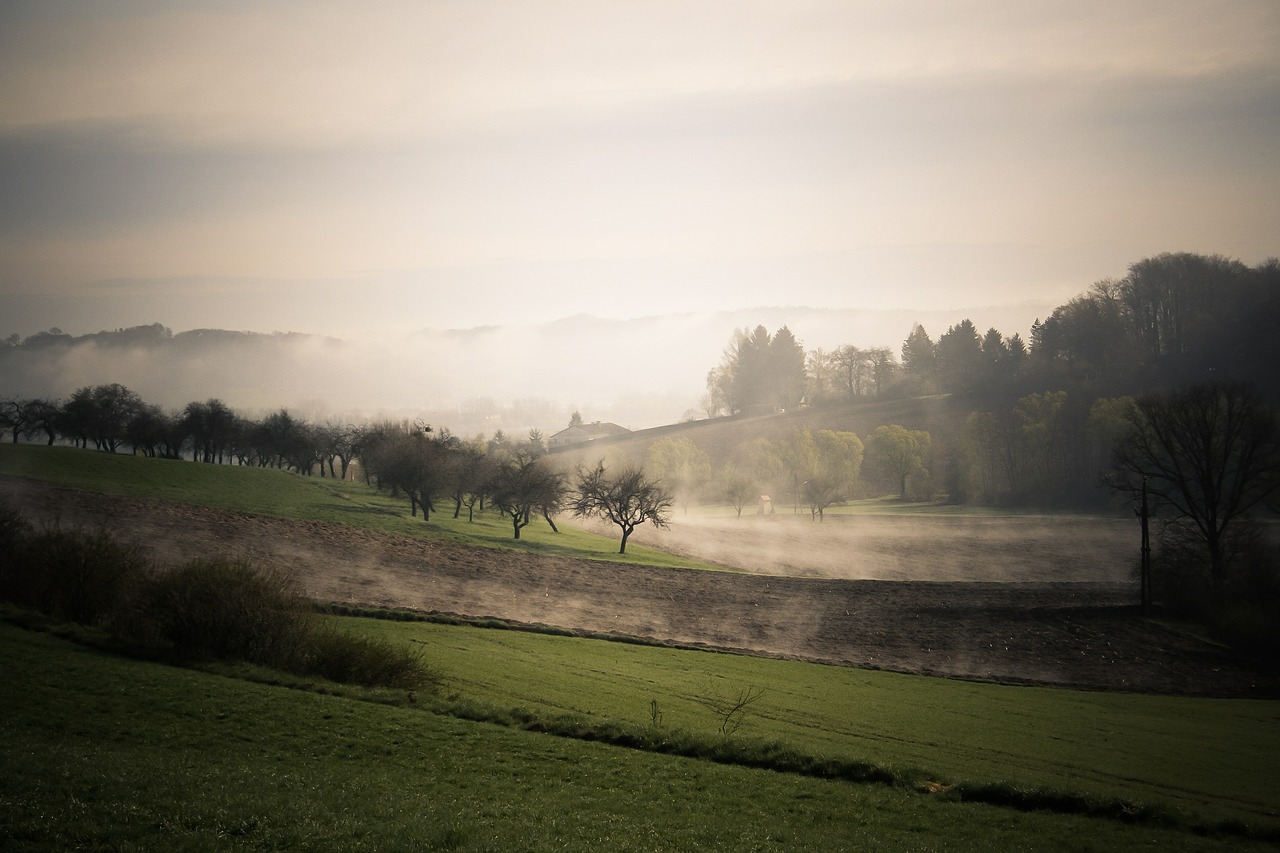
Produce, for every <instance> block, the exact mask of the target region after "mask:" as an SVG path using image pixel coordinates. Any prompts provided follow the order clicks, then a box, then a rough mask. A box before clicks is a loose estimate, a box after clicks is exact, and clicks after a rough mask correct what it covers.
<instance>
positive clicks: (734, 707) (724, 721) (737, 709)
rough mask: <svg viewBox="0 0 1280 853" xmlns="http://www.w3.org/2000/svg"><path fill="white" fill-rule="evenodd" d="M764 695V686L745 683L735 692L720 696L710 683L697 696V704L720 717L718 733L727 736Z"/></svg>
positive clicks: (737, 726) (740, 724) (739, 725)
mask: <svg viewBox="0 0 1280 853" xmlns="http://www.w3.org/2000/svg"><path fill="white" fill-rule="evenodd" d="M761 696H764V688H762V687H756V686H755V685H747V686H746V687H742V688H740V689H739V690H738V691H737V692H736V693H733V694H730V695H728V696H721V695H720V694H719V693H717V692H715V690H714V689H713V687H712V686H711V685H708V687H707V693H706V695H704V696H700V697H698V704H699V705H701V706H702V707H704V708H706V709H707V710H709V711H711V713H713V714H715V715H716V716H717V717H718V718H719V719H720V734H722V735H724V736H725V737H729V736H730V735H732V734H733V733H734V732H736V731H737V730H738V729H739V728H741V726H742V723H743V721H744V720H745V719H746V717H747V711H748V709H749V708H750V707H751V706H752V705H754V704H755V703H756V702H758V701H759V700H760V697H761Z"/></svg>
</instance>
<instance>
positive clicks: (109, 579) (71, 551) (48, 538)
mask: <svg viewBox="0 0 1280 853" xmlns="http://www.w3.org/2000/svg"><path fill="white" fill-rule="evenodd" d="M15 516H16V514H14V513H5V514H4V515H3V516H0V528H2V529H0V537H3V539H2V543H3V544H2V547H3V554H4V559H3V562H2V563H0V565H2V568H0V597H3V598H5V599H6V600H8V601H12V602H14V603H15V604H20V605H23V606H24V607H30V608H33V609H35V610H39V611H41V612H42V613H45V614H48V615H49V616H53V617H55V618H58V619H65V620H68V621H71V622H78V623H80V624H82V625H97V624H101V623H104V622H107V621H109V620H110V618H111V617H112V616H113V615H114V614H115V613H117V612H118V610H119V608H120V606H121V603H122V602H123V601H125V600H127V599H128V598H129V597H130V596H131V595H132V594H133V591H134V590H136V589H137V588H138V587H139V586H141V585H143V584H145V583H146V581H147V579H148V578H149V577H150V575H151V572H152V564H151V561H150V559H149V558H148V557H147V554H146V551H145V549H143V548H142V547H141V546H138V545H126V544H122V543H120V542H117V541H116V540H115V539H114V538H112V536H111V535H110V534H109V533H107V532H106V531H105V530H98V531H96V532H92V533H90V532H86V531H82V530H62V529H60V528H58V527H56V526H54V527H50V528H46V529H44V530H41V531H39V532H34V531H32V530H31V528H30V526H29V525H26V523H25V522H24V521H22V520H21V518H20V517H16V518H15Z"/></svg>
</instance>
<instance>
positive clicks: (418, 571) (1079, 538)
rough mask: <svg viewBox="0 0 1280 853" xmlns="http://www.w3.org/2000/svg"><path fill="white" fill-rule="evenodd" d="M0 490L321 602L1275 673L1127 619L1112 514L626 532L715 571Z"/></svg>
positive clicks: (44, 515)
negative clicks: (223, 562) (282, 576)
mask: <svg viewBox="0 0 1280 853" xmlns="http://www.w3.org/2000/svg"><path fill="white" fill-rule="evenodd" d="M0 497H7V498H8V499H9V500H10V501H11V502H12V503H13V505H14V506H17V507H18V508H19V509H20V510H21V511H23V513H24V514H25V515H27V516H28V517H29V518H31V519H32V520H33V521H35V522H37V523H40V522H50V521H52V520H54V519H58V520H59V521H60V523H62V524H64V525H80V526H87V527H94V528H96V527H97V526H99V525H106V526H107V528H108V529H110V530H111V531H113V532H114V533H115V534H116V535H117V536H118V537H119V538H121V539H123V540H125V541H132V542H138V543H142V544H145V545H147V546H148V547H149V548H150V549H151V550H152V552H153V554H154V555H155V557H156V558H157V559H158V560H160V561H162V562H168V563H173V562H178V561H182V560H186V559H190V558H192V557H198V556H208V555H226V556H235V557H244V558H249V559H253V560H256V561H259V562H261V563H264V564H269V565H273V566H277V567H280V568H283V569H287V570H289V571H291V572H293V573H294V574H295V575H296V576H297V577H298V579H299V580H300V581H301V583H302V585H303V587H304V588H305V591H306V593H307V594H308V595H310V596H311V597H313V598H315V599H318V600H322V601H334V602H345V603H351V604H365V605H374V606H385V607H396V608H408V609H414V610H420V611H428V612H442V613H453V614H460V615H466V616H474V617H494V618H500V619H506V620H511V621H514V622H520V623H526V624H538V625H554V626H558V627H563V628H570V629H578V630H583V631H596V632H608V633H616V634H620V635H627V636H635V637H645V638H651V639H654V640H660V641H671V642H675V643H680V644H687V645H692V646H706V647H714V648H722V649H733V650H740V651H748V652H752V653H756V654H762V655H769V656H777V657H787V658H796V659H802V660H812V661H821V662H827V663H834V664H843V665H852V666H859V667H868V668H878V669H887V670H894V671H901V672H915V673H925V674H933V675H940V676H949V677H956V678H971V679H979V680H986V681H1000V682H1008V683H1036V684H1047V685H1059V686H1069V687H1079V688H1088V689H1103V690H1127V691H1136V692H1160V693H1175V694H1187V695H1205V696H1253V697H1280V672H1277V670H1276V669H1275V667H1274V665H1273V664H1269V663H1268V662H1264V661H1260V660H1250V659H1247V658H1244V657H1242V656H1239V655H1236V654H1233V653H1231V652H1230V651H1229V650H1227V649H1225V648H1223V647H1221V646H1218V645H1215V644H1213V643H1210V642H1207V641H1205V640H1204V639H1201V638H1199V637H1197V636H1195V635H1194V634H1193V633H1192V632H1190V631H1186V630H1181V629H1178V628H1176V627H1171V626H1169V625H1167V624H1165V623H1161V622H1157V621H1151V620H1144V619H1142V618H1141V617H1140V615H1139V613H1138V612H1137V607H1136V599H1137V590H1136V588H1135V585H1134V583H1133V582H1132V581H1131V580H1129V579H1128V574H1129V571H1130V569H1129V563H1130V562H1131V560H1130V559H1129V558H1127V557H1126V556H1125V553H1126V549H1128V548H1131V539H1132V533H1133V531H1132V529H1131V525H1126V524H1125V523H1124V522H1123V521H1117V522H1116V523H1115V524H1114V526H1113V525H1112V524H1111V523H1110V522H1106V521H1092V520H1081V519H1069V518H1057V517H1054V516H1046V517H1042V518H1031V519H1026V518H1011V519H986V518H982V519H946V518H934V517H926V518H891V517H877V518H869V517H858V516H851V517H847V518H840V519H839V520H838V521H835V520H833V519H832V518H831V517H829V518H828V521H827V522H826V523H825V524H822V525H813V524H811V523H810V522H808V520H807V519H805V520H804V522H803V523H801V522H799V521H797V520H796V519H786V520H782V519H779V520H777V521H776V523H775V522H768V521H760V522H759V523H754V522H746V523H744V524H741V525H731V524H730V523H728V521H729V520H723V521H721V522H710V523H694V522H684V521H682V520H681V519H680V518H677V519H675V522H674V524H673V528H672V530H670V531H650V530H646V531H644V532H643V533H641V532H638V533H637V537H639V538H638V539H635V540H633V541H645V542H646V543H647V544H650V545H654V546H658V547H664V548H669V549H671V550H673V551H677V552H679V553H685V554H689V555H698V556H700V557H702V558H704V559H709V560H714V561H716V562H718V563H720V564H722V565H726V566H732V567H733V569H735V570H734V571H719V572H716V571H697V570H678V569H662V568H655V567H649V566H640V565H620V564H615V563H606V562H600V561H594V560H579V559H568V558H559V557H547V556H542V555H534V554H527V553H522V552H519V551H494V550H488V549H481V548H472V547H467V546H463V545H457V544H453V543H447V542H434V541H427V540H423V539H419V538H416V537H411V536H395V535H388V534H382V533H375V532H371V531H367V530H360V529H356V528H350V527H346V526H343V525H338V524H324V523H316V522H304V521H291V520H287V519H279V518H272V517H267V516H261V515H253V514H249V513H239V512H230V511H225V510H215V509H208V508H203V507H195V506H189V505H185V504H176V503H168V502H164V501H154V500H145V499H137V498H118V497H108V496H104V495H99V494H92V493H88V492H79V491H73V490H68V489H60V488H56V487H53V486H48V485H46V484H41V483H34V482H30V481H24V480H19V479H15V478H0ZM734 521H737V520H734ZM811 549H812V550H811Z"/></svg>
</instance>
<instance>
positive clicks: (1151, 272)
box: [702, 252, 1280, 417]
mask: <svg viewBox="0 0 1280 853" xmlns="http://www.w3.org/2000/svg"><path fill="white" fill-rule="evenodd" d="M1277 325H1280V260H1277V259H1275V258H1272V259H1269V260H1267V261H1265V262H1263V263H1261V264H1259V265H1258V266H1256V267H1248V266H1246V265H1244V264H1242V263H1241V262H1239V261H1237V260H1232V259H1229V258H1225V257H1223V256H1221V255H1200V254H1193V253H1185V252H1184V253H1165V254H1161V255H1157V256H1155V257H1151V258H1145V259H1143V260H1141V261H1138V262H1136V263H1134V264H1132V265H1130V267H1129V271H1128V274H1127V275H1126V276H1125V277H1124V278H1121V279H1118V280H1117V279H1105V280H1102V281H1099V282H1097V283H1095V284H1094V285H1093V286H1092V287H1091V288H1090V289H1089V290H1088V291H1087V292H1086V293H1084V294H1083V295H1081V296H1079V297H1076V298H1075V299H1072V300H1070V301H1069V302H1067V303H1066V304H1065V305H1062V306H1059V307H1058V308H1056V309H1054V310H1053V311H1052V312H1051V313H1050V315H1049V316H1048V317H1046V318H1044V319H1043V320H1036V322H1035V323H1034V324H1033V325H1032V327H1031V329H1030V339H1029V340H1025V339H1023V337H1022V335H1021V334H1019V333H1014V334H1013V335H1009V336H1006V335H1005V334H1003V333H1002V332H1000V331H999V330H998V329H995V328H991V329H988V330H986V332H982V331H980V330H979V329H978V327H977V326H975V325H974V323H973V322H972V321H971V320H968V319H965V320H961V321H960V322H958V323H956V324H954V325H952V326H951V327H950V328H948V329H947V330H945V331H944V332H942V333H941V334H940V335H938V337H937V338H936V339H935V338H934V337H932V336H931V335H930V333H929V331H928V330H926V329H925V328H924V327H923V326H921V325H920V324H916V325H915V326H913V327H912V329H911V330H910V332H909V334H908V335H907V337H906V339H905V340H904V341H903V343H902V345H901V347H900V348H899V349H898V351H897V353H895V352H894V351H893V350H892V349H890V348H888V347H883V346H874V347H865V348H864V347H860V346H856V345H854V344H845V345H842V346H839V347H836V348H835V349H834V350H830V351H827V350H823V349H814V350H810V351H807V352H806V351H805V350H804V349H803V347H802V345H801V344H800V343H799V342H798V341H797V340H796V338H795V336H794V334H793V333H792V332H791V330H790V329H788V328H787V327H786V326H783V327H782V328H781V329H779V330H777V331H776V332H775V333H774V334H773V335H770V334H769V332H768V330H767V329H765V328H764V327H763V326H757V327H756V328H755V329H754V330H747V329H741V330H738V331H735V332H734V334H733V337H732V338H731V340H730V343H729V345H728V346H727V347H726V348H725V351H724V355H723V358H722V360H721V363H720V364H719V365H717V366H716V367H715V368H713V369H712V370H711V371H710V372H709V373H708V376H707V393H706V394H705V395H704V397H703V400H702V410H703V412H704V413H705V414H706V415H707V416H708V417H715V416H717V415H740V414H744V413H750V412H759V411H762V410H765V409H767V410H778V409H789V408H793V407H794V406H796V405H799V404H800V403H801V402H802V401H803V402H804V403H806V404H808V405H824V404H830V403H835V402H841V401H848V400H857V399H863V398H867V397H894V398H905V397H917V396H924V395H928V394H962V395H972V396H983V397H986V398H989V399H1010V398H1016V397H1023V396H1026V395H1028V394H1031V393H1038V392H1044V391H1055V392H1056V391H1067V392H1069V393H1071V394H1073V395H1080V396H1083V397H1085V398H1094V397H1100V396H1121V395H1134V394H1140V393H1143V392H1144V391H1148V390H1167V389H1170V388H1176V387H1180V386H1185V385H1189V384H1196V383H1202V382H1208V381H1210V380H1216V381H1237V382H1243V383H1246V384H1248V385H1251V386H1252V387H1254V388H1255V389H1256V390H1257V391H1258V392H1259V393H1261V394H1263V396H1264V397H1265V398H1267V399H1270V400H1273V401H1274V400H1280V380H1278V379H1277V377H1276V376H1275V375H1274V371H1273V370H1272V369H1271V365H1274V364H1276V363H1277V360H1278V359H1280V339H1277V337H1276V335H1275V334H1274V331H1273V330H1274V329H1275V328H1276V327H1277Z"/></svg>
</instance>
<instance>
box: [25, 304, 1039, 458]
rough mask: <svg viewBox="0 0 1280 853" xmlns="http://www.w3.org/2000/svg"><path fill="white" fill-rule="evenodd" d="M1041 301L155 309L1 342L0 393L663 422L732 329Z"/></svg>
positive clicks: (994, 313) (683, 402) (935, 318)
mask: <svg viewBox="0 0 1280 853" xmlns="http://www.w3.org/2000/svg"><path fill="white" fill-rule="evenodd" d="M1037 312H1038V313H1037ZM1047 313H1048V309H1047V308H1045V307H1044V306H1039V307H1037V306H1034V305H1030V304H1028V305H1023V306H1007V307H1001V308H987V309H972V310H961V309H957V310H955V311H930V312H905V311H856V310H827V309H819V308H807V307H763V308H758V309H749V310H739V311H725V312H715V313H710V314H679V313H672V314H666V315H654V316H650V317H641V318H637V319H629V320H614V319H602V318H599V317H593V316H590V315H585V314H581V315H575V316H571V317H566V318H564V319H561V320H557V321H554V322H550V323H544V324H539V325H530V326H490V327H477V328H472V329H450V330H434V329H423V330H421V331H419V332H417V333H414V334H411V335H407V336H391V337H388V338H386V339H382V340H364V339H360V340H340V339H337V338H332V337H325V336H320V335H310V334H305V333H298V332H288V333H280V332H274V333H260V332H247V331H230V330H224V329H195V330H190V331H184V332H172V331H171V330H169V329H168V328H166V327H165V326H163V325H161V324H158V323H156V324H151V325H147V326H137V327H133V328H129V329H119V330H114V331H100V332H93V333H89V334H66V333H62V332H56V331H49V332H40V333H37V334H34V335H31V336H29V337H27V338H26V339H24V340H15V339H13V338H10V339H9V341H8V345H6V346H0V396H19V397H51V398H60V397H62V398H64V397H66V396H67V395H69V394H70V393H71V392H72V391H74V390H75V389H77V388H80V387H84V386H86V385H98V384H108V383H112V382H119V383H121V384H123V385H126V386H128V387H129V388H130V389H132V390H134V391H136V392H138V393H139V394H140V395H141V396H142V397H143V398H144V399H145V400H146V401H148V402H151V403H156V404H159V405H160V406H162V407H164V408H181V407H182V406H184V405H186V404H187V403H189V402H191V401H193V400H206V399H209V398H211V397H217V398H219V399H221V400H223V401H224V402H226V403H227V404H228V405H229V406H231V407H232V408H234V409H237V410H238V411H242V412H245V413H248V414H251V415H254V414H262V413H265V412H267V411H271V410H275V409H278V408H281V407H286V408H289V409H290V411H292V412H295V413H297V414H299V415H301V416H303V417H306V418H309V419H317V420H318V419H323V418H326V417H335V418H377V417H396V418H400V417H424V418H425V419H427V420H428V421H430V422H432V423H436V424H440V425H445V426H449V427H450V428H451V429H453V430H454V431H455V432H459V433H462V434H471V433H474V432H481V431H482V432H487V433H492V432H493V430H494V429H495V428H502V429H504V430H507V431H508V432H510V431H512V430H520V431H523V430H527V429H529V428H535V427H536V428H538V429H541V430H542V431H543V432H544V433H545V434H548V435H550V434H552V433H554V432H556V431H558V430H560V429H561V428H563V427H564V426H565V425H566V424H567V423H568V420H569V414H570V413H571V412H572V411H574V410H575V409H576V410H580V411H581V413H582V414H583V416H584V417H585V418H587V419H588V420H593V421H594V420H609V421H614V422H616V423H619V424H622V425H623V426H627V427H630V428H633V429H635V428H645V427H651V426H655V425H658V424H665V423H673V422H676V421H678V420H680V419H681V418H682V416H683V415H684V414H685V413H686V412H687V411H689V410H691V409H694V408H695V407H696V406H697V403H698V399H699V397H700V396H701V395H702V394H703V392H704V391H705V390H706V375H707V372H708V371H709V370H711V369H712V368H714V367H716V366H717V365H718V364H719V363H720V361H721V357H722V354H723V350H724V348H725V346H726V345H727V344H728V343H729V341H730V338H731V337H732V335H733V332H734V330H735V329H738V328H744V327H754V326H756V325H763V326H765V327H766V328H768V329H769V330H770V331H773V330H776V329H777V328H780V327H781V326H783V325H787V326H788V327H789V328H790V329H791V331H792V332H793V333H794V334H795V336H796V337H797V338H798V339H799V341H800V343H801V344H802V345H803V346H804V347H805V348H806V349H814V348H818V347H822V348H827V349H831V348H834V347H837V346H840V345H842V344H855V345H858V346H889V347H892V348H894V349H895V350H896V349H897V348H898V347H900V346H901V343H902V341H903V340H904V339H905V338H906V336H907V334H908V333H909V332H910V331H911V326H912V324H913V323H915V322H920V323H923V324H925V325H926V328H929V329H930V331H931V332H933V333H934V334H935V335H936V334H938V333H939V332H941V331H943V330H945V329H946V328H947V327H948V326H949V325H951V324H952V323H955V322H958V321H959V320H961V319H965V318H971V319H972V320H973V321H974V323H975V324H977V325H978V326H979V327H980V328H983V329H985V328H987V327H988V326H996V327H997V328H1000V329H1001V331H1003V332H1005V333H1007V334H1012V333H1013V332H1020V333H1022V334H1023V335H1024V336H1025V335H1026V333H1027V329H1028V328H1029V326H1030V324H1031V322H1032V321H1033V320H1034V319H1036V317H1037V316H1040V315H1041V314H1047ZM512 409H518V410H520V412H521V414H519V415H515V414H512Z"/></svg>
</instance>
